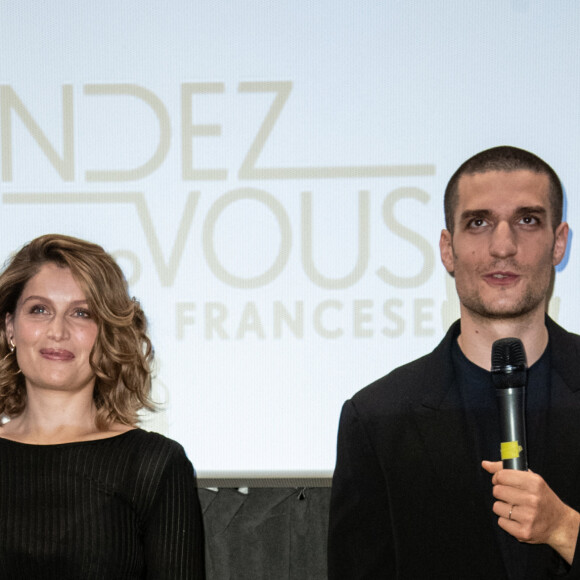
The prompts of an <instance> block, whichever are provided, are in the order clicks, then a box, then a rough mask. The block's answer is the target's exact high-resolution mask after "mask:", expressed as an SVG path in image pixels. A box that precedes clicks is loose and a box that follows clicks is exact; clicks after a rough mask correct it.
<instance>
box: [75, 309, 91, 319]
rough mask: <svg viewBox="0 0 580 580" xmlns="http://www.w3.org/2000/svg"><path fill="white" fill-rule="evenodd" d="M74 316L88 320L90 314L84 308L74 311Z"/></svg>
mask: <svg viewBox="0 0 580 580" xmlns="http://www.w3.org/2000/svg"><path fill="white" fill-rule="evenodd" d="M75 316H76V317H77V318H90V317H91V313H90V312H89V311H88V310H85V309H84V308H79V309H78V310H75Z"/></svg>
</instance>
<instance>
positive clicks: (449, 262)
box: [439, 230, 455, 274]
mask: <svg viewBox="0 0 580 580" xmlns="http://www.w3.org/2000/svg"><path fill="white" fill-rule="evenodd" d="M439 252H440V253H441V262H443V265H444V266H445V269H446V270H447V271H448V272H449V273H450V274H453V272H454V270H455V267H454V260H453V236H452V235H451V232H450V231H449V230H441V237H440V238H439Z"/></svg>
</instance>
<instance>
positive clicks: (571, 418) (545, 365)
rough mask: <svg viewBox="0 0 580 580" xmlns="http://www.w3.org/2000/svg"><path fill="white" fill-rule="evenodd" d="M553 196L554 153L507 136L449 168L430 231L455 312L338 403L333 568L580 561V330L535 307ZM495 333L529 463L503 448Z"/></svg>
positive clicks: (547, 273) (559, 238) (561, 232)
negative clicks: (512, 375) (520, 354)
mask: <svg viewBox="0 0 580 580" xmlns="http://www.w3.org/2000/svg"><path fill="white" fill-rule="evenodd" d="M562 197H563V196H562V187H561V184H560V181H559V179H558V177H557V175H556V174H555V173H554V171H553V169H552V168H551V167H550V166H549V165H547V164H546V163H545V162H544V161H542V160H541V159H540V158H538V157H536V156H535V155H533V154H531V153H529V152H527V151H523V150H521V149H516V148H513V147H496V148H494V149H489V150H487V151H483V152H482V153H479V154H477V155H475V156H474V157H472V158H471V159H469V160H468V161H466V162H465V163H464V164H463V165H461V167H460V168H459V169H458V170H457V171H456V173H455V174H454V175H453V177H452V178H451V180H450V182H449V184H448V186H447V189H446V192H445V219H446V228H447V229H445V230H443V231H442V233H441V239H440V244H439V245H440V251H441V260H442V262H443V265H444V266H445V268H446V269H447V271H448V272H449V273H450V274H451V276H453V277H454V278H455V284H456V289H457V293H458V296H459V301H460V308H461V319H460V321H458V322H456V323H455V324H454V325H452V327H451V328H450V329H449V331H448V333H447V335H446V336H445V338H444V339H443V341H442V342H441V344H439V346H438V347H437V348H436V349H435V350H434V351H433V352H432V353H431V354H429V355H427V356H425V357H423V358H421V359H419V360H417V361H415V362H412V363H410V364H408V365H405V366H403V367H400V368H398V369H396V370H395V371H393V372H392V373H390V374H389V375H387V376H386V377H383V378H382V379H380V380H378V381H377V382H375V383H373V384H372V385H370V386H368V387H367V388H365V389H363V390H362V391H360V392H359V393H357V394H356V395H355V396H354V397H353V398H352V399H351V400H349V401H347V402H346V403H345V405H344V407H343V411H342V415H341V420H340V428H339V436H338V453H337V464H336V470H335V473H334V479H333V489H332V500H331V510H330V527H329V545H328V563H329V578H330V579H331V580H337V579H345V580H346V579H347V580H355V579H358V578H361V579H362V578H369V579H372V580H378V579H381V578H405V579H412V580H416V579H421V578H429V579H431V578H460V579H471V578H486V579H494V580H497V579H502V578H509V579H520V578H521V579H526V580H530V579H535V578H551V577H554V576H557V577H560V576H561V575H563V576H564V577H566V578H572V577H580V571H579V570H580V556H578V557H577V558H576V559H575V558H574V556H575V551H576V539H577V536H578V529H579V525H580V514H579V513H578V511H577V510H579V509H580V337H578V336H576V335H573V334H570V333H568V332H566V331H565V330H564V329H562V328H560V327H559V326H558V325H556V324H555V323H554V322H553V321H551V320H550V319H549V318H548V317H547V316H546V313H545V312H546V306H547V301H548V298H549V293H550V288H551V281H552V276H553V273H554V266H555V265H557V264H558V263H559V262H560V261H561V260H562V258H563V257H564V254H565V251H566V243H567V237H568V225H567V224H566V223H563V222H562V221H561V220H562ZM506 337H517V338H519V339H520V340H521V341H522V343H523V345H524V348H525V351H526V355H527V363H528V367H529V372H528V386H527V429H528V445H527V448H528V456H529V465H530V468H531V469H530V471H527V472H526V471H514V470H508V469H502V464H501V462H500V461H499V451H500V446H499V442H500V433H499V419H498V410H497V404H496V401H495V390H494V388H493V383H492V380H491V374H490V372H489V369H490V366H491V349H492V344H493V343H494V342H495V340H497V339H499V338H506ZM490 460H491V461H490Z"/></svg>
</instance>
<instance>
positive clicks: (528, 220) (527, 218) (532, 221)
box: [520, 215, 539, 226]
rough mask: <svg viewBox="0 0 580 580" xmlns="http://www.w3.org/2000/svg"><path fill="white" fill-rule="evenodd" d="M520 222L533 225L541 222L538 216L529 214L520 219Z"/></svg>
mask: <svg viewBox="0 0 580 580" xmlns="http://www.w3.org/2000/svg"><path fill="white" fill-rule="evenodd" d="M520 223H522V224H524V225H526V226H533V225H536V224H537V223H539V222H538V219H537V218H536V217H534V216H532V215H527V216H525V217H523V218H522V219H521V220H520Z"/></svg>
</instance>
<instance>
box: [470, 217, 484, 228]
mask: <svg viewBox="0 0 580 580" xmlns="http://www.w3.org/2000/svg"><path fill="white" fill-rule="evenodd" d="M486 225H487V222H486V221H485V220H484V219H483V218H474V219H472V220H471V221H470V222H469V224H468V226H469V227H470V228H481V227H482V226H486Z"/></svg>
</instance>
